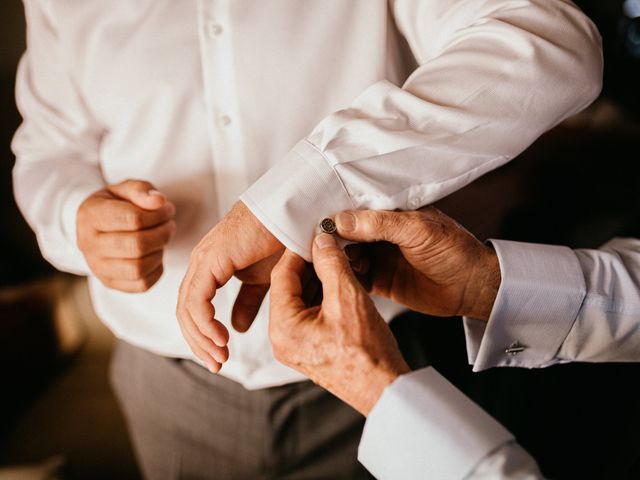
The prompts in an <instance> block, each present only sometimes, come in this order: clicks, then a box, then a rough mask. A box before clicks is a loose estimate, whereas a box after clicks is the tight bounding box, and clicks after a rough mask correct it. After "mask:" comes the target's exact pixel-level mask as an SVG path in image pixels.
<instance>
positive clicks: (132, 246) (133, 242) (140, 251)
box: [127, 235, 146, 257]
mask: <svg viewBox="0 0 640 480" xmlns="http://www.w3.org/2000/svg"><path fill="white" fill-rule="evenodd" d="M145 243H146V242H145V240H144V238H143V237H142V236H141V235H133V236H132V237H131V238H130V239H129V241H128V242H127V253H129V254H130V255H131V256H132V257H140V256H142V255H144V253H145V250H146V248H145V247H146V245H145Z"/></svg>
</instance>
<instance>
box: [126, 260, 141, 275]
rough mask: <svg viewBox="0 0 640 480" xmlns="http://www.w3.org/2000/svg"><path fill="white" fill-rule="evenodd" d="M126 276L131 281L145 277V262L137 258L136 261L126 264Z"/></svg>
mask: <svg viewBox="0 0 640 480" xmlns="http://www.w3.org/2000/svg"><path fill="white" fill-rule="evenodd" d="M125 272H126V273H125V274H126V275H127V278H129V279H131V280H138V279H141V278H142V277H143V276H144V273H145V272H144V262H143V261H142V260H141V259H139V258H136V259H134V260H130V261H128V262H127V263H126V267H125Z"/></svg>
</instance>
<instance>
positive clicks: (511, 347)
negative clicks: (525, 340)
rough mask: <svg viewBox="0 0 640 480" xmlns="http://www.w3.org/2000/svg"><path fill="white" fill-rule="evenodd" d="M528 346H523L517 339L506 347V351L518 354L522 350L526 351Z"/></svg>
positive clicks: (510, 353)
mask: <svg viewBox="0 0 640 480" xmlns="http://www.w3.org/2000/svg"><path fill="white" fill-rule="evenodd" d="M525 348H526V347H523V346H522V345H520V342H518V341H517V340H516V341H515V342H513V343H512V344H511V345H509V346H508V347H507V348H505V349H504V353H507V354H509V355H517V354H519V353H520V352H522V351H524V349H525Z"/></svg>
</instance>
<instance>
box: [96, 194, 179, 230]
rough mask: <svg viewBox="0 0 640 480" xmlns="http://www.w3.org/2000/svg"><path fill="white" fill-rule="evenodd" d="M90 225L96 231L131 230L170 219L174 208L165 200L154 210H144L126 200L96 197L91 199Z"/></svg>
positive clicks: (151, 225) (153, 225)
mask: <svg viewBox="0 0 640 480" xmlns="http://www.w3.org/2000/svg"><path fill="white" fill-rule="evenodd" d="M91 209H92V214H91V219H90V223H91V226H92V227H93V228H94V229H95V230H97V231H98V232H133V231H138V230H144V229H147V228H151V227H155V226H157V225H160V224H163V223H165V222H168V221H169V220H171V219H172V218H173V217H174V216H175V213H176V209H175V207H174V205H173V204H172V203H171V202H166V203H165V204H164V205H162V206H160V207H159V208H158V209H156V210H144V209H142V208H140V207H138V206H136V205H134V204H132V203H130V202H128V201H125V200H119V199H115V198H105V197H97V198H95V199H93V200H92V205H91Z"/></svg>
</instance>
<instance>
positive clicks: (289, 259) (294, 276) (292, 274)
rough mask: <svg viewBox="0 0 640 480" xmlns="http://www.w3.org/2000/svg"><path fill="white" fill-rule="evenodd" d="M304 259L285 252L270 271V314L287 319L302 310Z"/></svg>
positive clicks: (287, 251)
mask: <svg viewBox="0 0 640 480" xmlns="http://www.w3.org/2000/svg"><path fill="white" fill-rule="evenodd" d="M305 267H306V262H305V261H304V259H303V258H302V257H300V256H298V255H296V254H295V253H293V252H292V251H290V250H285V252H284V253H283V254H282V257H280V260H279V261H278V263H277V264H276V266H275V267H273V270H272V271H271V293H270V297H269V299H270V303H271V313H272V316H273V314H276V315H277V316H278V317H283V318H284V317H288V316H291V314H296V313H298V312H300V311H302V310H304V308H305V305H304V301H303V300H302V277H303V275H304V272H305Z"/></svg>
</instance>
